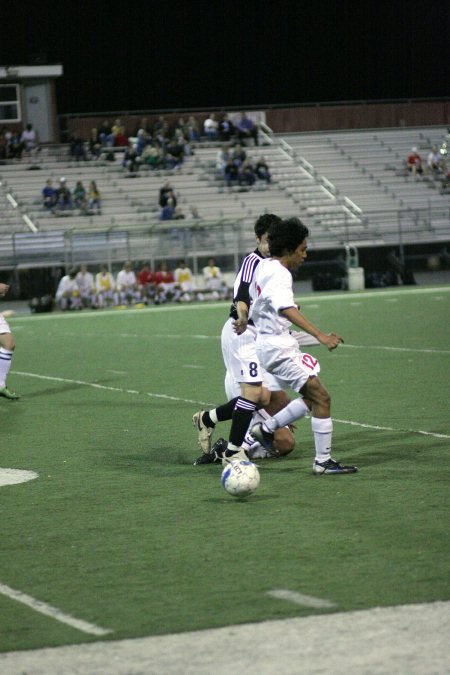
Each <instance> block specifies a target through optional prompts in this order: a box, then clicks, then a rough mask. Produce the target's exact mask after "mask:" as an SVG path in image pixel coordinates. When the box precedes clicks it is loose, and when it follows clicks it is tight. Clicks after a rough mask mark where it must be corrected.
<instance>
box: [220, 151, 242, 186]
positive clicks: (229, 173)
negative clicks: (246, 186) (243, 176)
mask: <svg viewBox="0 0 450 675" xmlns="http://www.w3.org/2000/svg"><path fill="white" fill-rule="evenodd" d="M223 173H224V178H225V183H226V184H227V187H228V188H231V187H232V185H233V183H236V184H237V183H238V181H239V168H238V166H237V165H236V164H235V162H233V160H232V159H231V158H230V159H229V160H228V162H227V163H226V164H225V168H224V172H223Z"/></svg>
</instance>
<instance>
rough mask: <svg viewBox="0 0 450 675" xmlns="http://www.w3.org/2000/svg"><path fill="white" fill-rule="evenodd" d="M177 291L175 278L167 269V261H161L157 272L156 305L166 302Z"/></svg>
mask: <svg viewBox="0 0 450 675" xmlns="http://www.w3.org/2000/svg"><path fill="white" fill-rule="evenodd" d="M174 293H175V279H174V276H173V274H172V272H170V271H169V270H168V269H167V263H166V262H161V263H159V265H158V269H157V271H156V272H155V305H160V304H164V303H165V302H167V300H170V299H171V298H172V297H173V296H174Z"/></svg>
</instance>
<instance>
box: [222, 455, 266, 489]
mask: <svg viewBox="0 0 450 675" xmlns="http://www.w3.org/2000/svg"><path fill="white" fill-rule="evenodd" d="M220 482H221V483H222V487H223V488H225V490H226V491H227V492H228V494H230V495H233V497H248V495H251V494H252V492H254V491H255V490H256V488H257V487H258V485H259V471H258V467H257V466H256V464H253V462H250V461H248V460H245V459H235V460H233V461H231V462H230V463H229V464H228V465H227V466H226V467H225V468H224V470H223V471H222V476H221V478H220Z"/></svg>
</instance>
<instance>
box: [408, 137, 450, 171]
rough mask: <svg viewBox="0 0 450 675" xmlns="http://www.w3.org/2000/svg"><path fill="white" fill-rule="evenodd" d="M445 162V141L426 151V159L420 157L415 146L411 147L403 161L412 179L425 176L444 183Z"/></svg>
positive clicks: (447, 168)
mask: <svg viewBox="0 0 450 675" xmlns="http://www.w3.org/2000/svg"><path fill="white" fill-rule="evenodd" d="M449 136H450V134H449ZM447 161H448V152H447V143H446V141H444V142H443V143H442V144H441V146H440V147H438V146H437V145H433V146H432V147H431V148H430V150H429V151H428V153H427V156H426V158H424V157H422V155H421V154H420V153H419V149H418V147H417V146H413V147H412V148H411V150H410V151H409V153H408V155H407V157H406V159H405V168H406V170H407V172H408V173H409V174H410V175H411V176H413V177H414V178H420V177H424V176H427V177H431V178H432V179H437V180H441V181H445V180H447V179H448V174H449V167H448V166H447Z"/></svg>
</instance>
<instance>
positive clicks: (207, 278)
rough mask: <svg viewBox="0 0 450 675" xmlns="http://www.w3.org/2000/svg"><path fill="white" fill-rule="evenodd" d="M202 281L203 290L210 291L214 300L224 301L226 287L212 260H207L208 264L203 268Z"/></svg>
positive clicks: (218, 268) (226, 291)
mask: <svg viewBox="0 0 450 675" xmlns="http://www.w3.org/2000/svg"><path fill="white" fill-rule="evenodd" d="M203 280H204V282H205V288H206V289H207V290H208V291H211V295H212V297H213V299H214V300H219V299H221V300H225V299H226V297H227V293H228V289H227V285H226V283H225V282H224V280H223V279H222V272H221V271H220V267H217V265H216V264H215V260H214V258H210V259H209V260H208V264H207V265H206V267H204V268H203Z"/></svg>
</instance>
